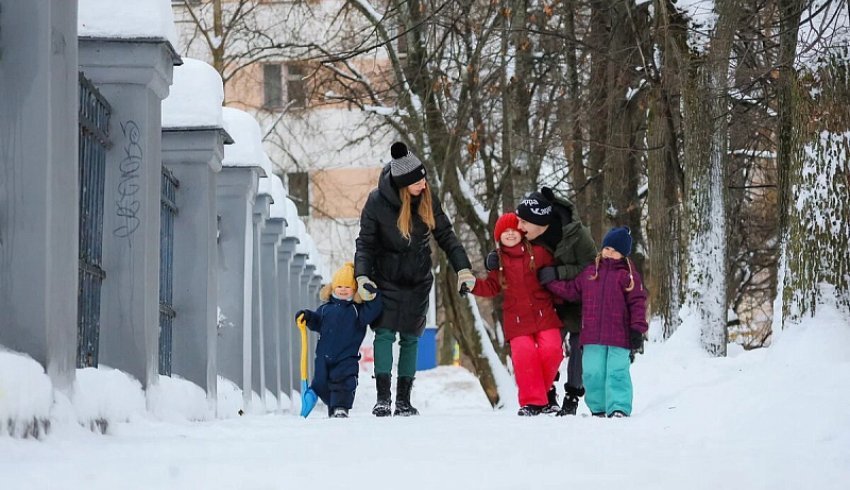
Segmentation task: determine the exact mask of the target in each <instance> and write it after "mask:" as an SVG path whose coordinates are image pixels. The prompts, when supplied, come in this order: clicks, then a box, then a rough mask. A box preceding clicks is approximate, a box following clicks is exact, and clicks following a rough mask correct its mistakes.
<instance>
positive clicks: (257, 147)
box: [222, 107, 272, 176]
mask: <svg viewBox="0 0 850 490" xmlns="http://www.w3.org/2000/svg"><path fill="white" fill-rule="evenodd" d="M222 114H223V116H224V129H225V130H227V132H228V133H229V134H230V136H231V137H232V138H233V144H232V145H228V146H225V147H224V160H223V161H222V164H223V165H224V166H225V167H260V168H261V169H262V170H263V173H262V175H263V176H268V175H272V169H271V165H270V164H269V159H268V157H267V156H266V154H265V152H264V151H263V142H262V138H261V137H260V134H261V133H260V125H259V124H258V123H257V120H256V119H254V117H253V116H251V115H250V114H248V113H247V112H245V111H240V110H239V109H233V108H232V107H225V108H223V109H222Z"/></svg>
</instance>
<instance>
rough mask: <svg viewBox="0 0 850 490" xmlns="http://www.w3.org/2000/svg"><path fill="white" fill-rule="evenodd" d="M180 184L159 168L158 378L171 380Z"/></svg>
mask: <svg viewBox="0 0 850 490" xmlns="http://www.w3.org/2000/svg"><path fill="white" fill-rule="evenodd" d="M178 187H180V183H179V182H178V181H177V179H176V178H175V177H174V175H173V174H172V173H171V171H170V170H168V168H166V167H165V166H163V167H162V207H161V209H160V220H161V224H160V232H159V374H163V375H165V376H171V338H172V337H171V335H172V331H171V327H172V324H173V322H174V317H175V316H177V314H176V313H175V311H174V308H173V303H172V298H173V291H174V280H173V278H174V216H176V215H177V201H176V197H177V188H178Z"/></svg>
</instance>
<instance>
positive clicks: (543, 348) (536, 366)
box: [510, 328, 564, 406]
mask: <svg viewBox="0 0 850 490" xmlns="http://www.w3.org/2000/svg"><path fill="white" fill-rule="evenodd" d="M510 344H511V361H512V362H513V365H514V377H515V378H516V384H517V388H518V389H519V404H520V406H525V405H539V406H545V405H547V404H548V399H547V397H546V393H547V392H548V391H549V387H550V386H552V383H553V382H554V381H555V375H556V374H557V373H558V368H559V367H560V366H561V361H563V360H564V350H563V347H562V342H561V332H560V331H559V330H558V329H557V328H550V329H548V330H543V331H540V332H537V333H535V334H534V335H523V336H520V337H514V338H512V339H511V341H510Z"/></svg>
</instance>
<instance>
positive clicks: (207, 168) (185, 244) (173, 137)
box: [162, 129, 226, 400]
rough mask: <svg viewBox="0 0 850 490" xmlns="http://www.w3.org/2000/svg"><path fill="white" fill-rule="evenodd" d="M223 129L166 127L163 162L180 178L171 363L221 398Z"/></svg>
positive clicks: (186, 376) (211, 395) (163, 136)
mask: <svg viewBox="0 0 850 490" xmlns="http://www.w3.org/2000/svg"><path fill="white" fill-rule="evenodd" d="M225 137H226V135H225V133H224V132H223V131H221V130H219V129H203V130H166V131H163V133H162V160H163V164H164V165H167V166H168V168H170V169H171V171H172V173H173V174H174V176H175V177H176V178H177V180H178V181H179V182H180V187H179V189H178V190H177V207H178V212H177V215H176V216H175V218H174V275H173V277H174V286H173V287H174V297H173V307H174V311H175V312H176V313H177V316H176V317H175V318H174V323H173V334H172V344H173V345H172V358H171V359H172V360H171V369H172V372H173V373H174V374H178V375H180V376H182V377H183V378H185V379H188V380H189V381H191V382H193V383H195V384H197V385H198V386H200V387H201V388H203V389H204V390H206V392H207V397H208V398H209V399H210V400H215V398H216V386H217V382H216V381H217V380H216V374H217V372H218V370H217V363H216V332H217V329H216V321H217V311H216V308H217V304H218V247H217V244H216V236H217V232H218V229H217V217H216V174H217V173H218V172H219V171H220V170H221V160H222V158H223V157H224V142H225Z"/></svg>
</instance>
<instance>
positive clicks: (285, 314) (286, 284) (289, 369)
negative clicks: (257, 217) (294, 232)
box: [277, 223, 299, 397]
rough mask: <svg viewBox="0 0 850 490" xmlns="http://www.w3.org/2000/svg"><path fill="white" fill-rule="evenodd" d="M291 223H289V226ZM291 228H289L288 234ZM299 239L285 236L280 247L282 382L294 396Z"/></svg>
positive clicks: (297, 367)
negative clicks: (294, 290)
mask: <svg viewBox="0 0 850 490" xmlns="http://www.w3.org/2000/svg"><path fill="white" fill-rule="evenodd" d="M288 226H289V224H288V223H287V227H288ZM288 233H289V229H288V228H287V234H288ZM297 243H298V239H297V238H295V237H291V236H286V237H284V238H283V239H282V240H281V242H280V246H279V247H278V253H277V260H278V291H279V293H278V300H279V301H278V308H279V310H280V315H279V318H280V322H279V325H280V380H281V381H280V382H281V387H280V388H281V390H282V391H283V393H284V394H286V396H288V397H291V396H292V390H294V389H297V385H293V384H292V380H293V373H295V372H297V371H298V369H299V365H298V362H299V357H298V356H299V353H298V352H299V351H298V350H297V349H298V344H297V343H295V344H294V343H293V342H294V341H295V340H297V339H296V338H295V334H296V333H297V332H296V330H297V327H296V325H295V318H294V317H295V310H293V309H292V285H291V283H292V279H291V278H292V270H291V268H290V262H291V260H292V256H293V255H294V254H295V246H296V244H297Z"/></svg>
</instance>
